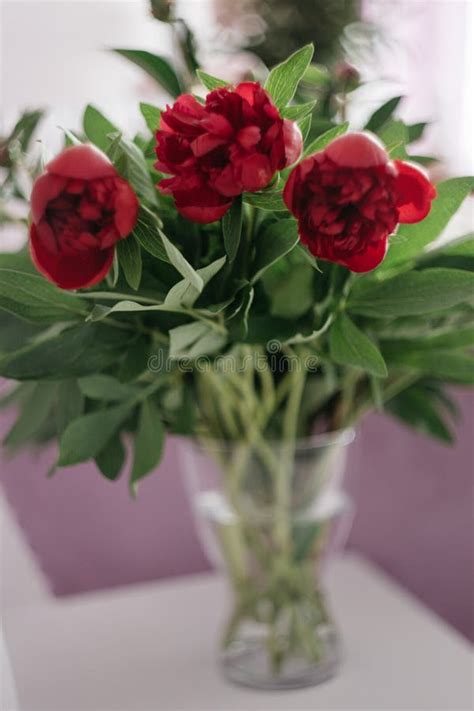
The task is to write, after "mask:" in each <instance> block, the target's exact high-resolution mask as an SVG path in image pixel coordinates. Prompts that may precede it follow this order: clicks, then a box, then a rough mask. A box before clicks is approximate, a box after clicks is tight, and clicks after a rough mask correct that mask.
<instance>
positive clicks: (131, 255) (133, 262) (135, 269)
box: [117, 234, 142, 291]
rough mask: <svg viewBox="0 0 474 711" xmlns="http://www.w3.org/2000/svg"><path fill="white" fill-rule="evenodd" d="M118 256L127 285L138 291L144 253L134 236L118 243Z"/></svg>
mask: <svg viewBox="0 0 474 711" xmlns="http://www.w3.org/2000/svg"><path fill="white" fill-rule="evenodd" d="M117 254H118V259H119V263H120V266H121V267H122V270H123V273H124V276H125V279H126V280H127V284H128V285H129V286H130V287H131V288H132V289H134V290H135V291H137V289H138V287H139V286H140V281H141V278H142V252H141V249H140V244H139V242H138V240H136V239H135V237H134V236H133V234H132V235H129V236H128V237H127V238H126V239H121V240H120V241H119V242H118V243H117Z"/></svg>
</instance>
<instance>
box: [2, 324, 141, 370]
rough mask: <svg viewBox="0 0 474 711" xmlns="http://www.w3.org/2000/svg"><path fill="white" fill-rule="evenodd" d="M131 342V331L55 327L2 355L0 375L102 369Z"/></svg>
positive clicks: (114, 361) (84, 327)
mask: <svg viewBox="0 0 474 711" xmlns="http://www.w3.org/2000/svg"><path fill="white" fill-rule="evenodd" d="M132 337H133V336H132ZM129 341H130V332H127V331H122V330H115V329H108V328H101V327H100V326H96V325H87V326H77V327H74V328H69V329H67V330H64V331H59V332H57V330H53V331H52V332H48V333H46V334H45V335H44V337H43V338H37V339H35V340H33V341H32V342H31V343H29V344H27V345H25V346H24V347H23V348H20V349H19V350H16V351H13V352H10V353H7V354H6V355H3V356H1V357H0V376H2V377H4V378H10V379H12V380H40V379H45V380H57V379H58V378H61V379H63V378H70V377H75V376H78V377H79V376H81V375H88V374H92V373H96V372H100V371H102V370H103V369H104V368H107V367H108V366H109V365H112V364H113V363H116V362H117V358H118V354H120V352H121V349H122V348H123V347H124V346H125V344H127V343H128V342H129Z"/></svg>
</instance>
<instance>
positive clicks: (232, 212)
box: [222, 198, 243, 263]
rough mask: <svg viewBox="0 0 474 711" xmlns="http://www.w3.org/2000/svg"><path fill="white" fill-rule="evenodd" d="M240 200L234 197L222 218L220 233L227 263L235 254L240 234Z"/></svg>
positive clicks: (232, 259) (230, 261)
mask: <svg viewBox="0 0 474 711" xmlns="http://www.w3.org/2000/svg"><path fill="white" fill-rule="evenodd" d="M242 216H243V215H242V200H241V198H235V200H234V201H233V203H232V206H231V208H230V209H229V210H227V212H226V214H225V215H224V217H223V218H222V234H223V236H224V246H225V251H226V252H227V256H228V258H229V263H232V262H233V261H234V259H235V257H236V256H237V252H238V249H239V244H240V237H241V234H242Z"/></svg>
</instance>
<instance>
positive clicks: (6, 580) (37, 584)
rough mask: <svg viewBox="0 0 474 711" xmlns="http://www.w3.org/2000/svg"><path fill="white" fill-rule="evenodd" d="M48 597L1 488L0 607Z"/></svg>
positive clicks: (37, 567)
mask: <svg viewBox="0 0 474 711" xmlns="http://www.w3.org/2000/svg"><path fill="white" fill-rule="evenodd" d="M49 598H50V592H49V586H48V583H47V580H46V577H45V576H44V575H43V572H42V570H41V569H40V568H39V566H38V563H37V560H35V559H34V557H33V552H32V550H31V548H30V547H29V546H28V544H27V542H26V539H25V537H24V536H23V533H22V531H21V530H20V526H19V522H18V521H17V520H16V519H15V514H14V512H13V511H12V509H11V508H10V507H9V505H8V502H7V501H6V500H5V498H4V496H3V492H2V490H1V488H0V609H1V610H4V609H6V608H9V607H16V606H19V605H31V604H36V603H39V602H45V601H47V600H48V599H49ZM0 709H1V711H3V709H2V707H0Z"/></svg>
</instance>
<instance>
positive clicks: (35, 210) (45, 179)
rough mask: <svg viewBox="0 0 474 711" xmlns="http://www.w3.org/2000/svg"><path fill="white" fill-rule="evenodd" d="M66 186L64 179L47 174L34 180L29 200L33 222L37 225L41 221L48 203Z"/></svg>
mask: <svg viewBox="0 0 474 711" xmlns="http://www.w3.org/2000/svg"><path fill="white" fill-rule="evenodd" d="M66 184H67V179H66V178H61V177H59V176H57V175H50V174H48V173H43V175H40V176H39V178H37V179H36V180H35V182H34V185H33V190H32V191H31V199H30V202H31V217H32V220H33V222H36V223H38V222H39V221H40V220H41V218H42V217H43V213H44V211H45V209H46V206H47V205H48V203H49V202H51V200H54V199H55V198H57V197H58V195H59V194H60V193H61V192H62V191H63V190H64V188H65V187H66Z"/></svg>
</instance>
